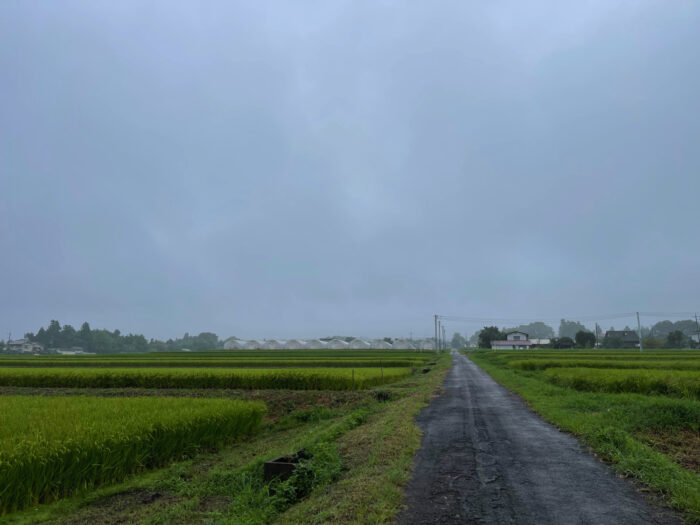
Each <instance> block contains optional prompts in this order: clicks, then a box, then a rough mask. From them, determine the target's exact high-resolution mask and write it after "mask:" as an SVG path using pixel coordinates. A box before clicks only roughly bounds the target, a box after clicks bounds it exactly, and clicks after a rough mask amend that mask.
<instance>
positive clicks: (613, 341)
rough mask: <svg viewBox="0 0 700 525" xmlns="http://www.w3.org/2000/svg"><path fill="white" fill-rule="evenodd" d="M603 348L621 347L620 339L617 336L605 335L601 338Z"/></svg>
mask: <svg viewBox="0 0 700 525" xmlns="http://www.w3.org/2000/svg"><path fill="white" fill-rule="evenodd" d="M603 348H622V339H621V338H620V337H617V336H608V335H606V336H605V337H604V338H603Z"/></svg>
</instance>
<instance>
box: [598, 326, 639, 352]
mask: <svg viewBox="0 0 700 525" xmlns="http://www.w3.org/2000/svg"><path fill="white" fill-rule="evenodd" d="M605 339H607V340H608V342H610V341H614V342H616V343H617V342H619V345H620V348H639V335H637V332H635V331H634V330H608V331H607V332H605ZM615 346H617V344H616V345H615Z"/></svg>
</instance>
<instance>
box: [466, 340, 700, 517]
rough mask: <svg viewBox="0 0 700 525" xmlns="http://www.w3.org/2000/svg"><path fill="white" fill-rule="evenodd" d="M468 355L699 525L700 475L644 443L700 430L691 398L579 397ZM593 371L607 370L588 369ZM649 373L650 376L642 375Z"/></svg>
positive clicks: (483, 354)
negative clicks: (657, 435) (655, 436)
mask: <svg viewBox="0 0 700 525" xmlns="http://www.w3.org/2000/svg"><path fill="white" fill-rule="evenodd" d="M465 355H467V357H469V358H470V359H472V360H473V361H474V362H476V363H477V364H478V365H479V366H480V367H481V368H483V369H484V370H485V371H486V372H488V373H489V374H490V375H491V376H492V377H493V378H494V379H495V380H496V381H498V382H499V383H501V384H502V385H503V386H505V387H507V388H509V389H510V390H513V391H514V392H516V393H518V394H519V395H520V396H522V397H523V398H524V399H525V400H526V401H527V403H528V404H529V405H530V406H531V407H532V408H533V409H534V410H536V411H537V412H538V413H540V414H541V415H542V416H543V417H544V418H545V419H546V420H547V421H549V422H551V423H553V424H554V425H556V426H557V427H559V428H561V429H563V430H566V431H568V432H571V433H572V434H574V435H576V436H577V437H579V438H580V439H581V440H582V441H583V442H584V443H586V444H587V445H588V446H590V447H591V448H592V449H593V450H594V451H595V452H596V453H597V454H598V455H599V456H600V457H602V458H603V459H604V460H606V461H608V462H610V463H611V464H612V466H613V468H614V469H615V470H616V471H618V472H619V473H620V474H622V475H625V476H630V477H633V478H636V479H637V480H639V481H641V482H642V483H644V484H645V485H647V486H648V487H650V488H652V489H654V490H656V491H658V492H659V493H661V494H662V495H663V496H664V498H665V499H666V501H667V502H668V503H669V504H670V505H671V506H673V507H675V508H677V509H679V510H681V511H683V512H686V513H687V516H688V520H689V521H690V522H693V523H700V475H698V473H697V472H691V471H689V470H685V469H684V468H682V467H681V466H680V465H678V464H676V463H674V462H673V461H672V460H671V459H670V458H669V457H668V456H667V455H665V454H662V453H659V452H657V451H656V450H654V449H653V448H651V447H650V446H648V445H647V444H645V443H643V442H642V441H640V439H638V438H639V436H642V435H645V434H647V433H651V432H672V431H674V430H678V431H680V430H684V431H688V430H689V431H693V432H697V431H698V429H700V403H699V402H698V401H695V400H690V399H673V398H669V397H665V396H647V395H641V394H634V393H618V394H614V393H605V392H581V391H577V390H574V389H572V388H566V387H564V386H558V385H555V384H552V383H550V382H549V381H548V380H547V378H546V377H545V375H544V374H547V373H550V372H551V373H552V374H554V373H556V372H560V371H561V370H562V369H552V370H551V371H547V372H544V373H543V372H542V371H527V370H518V369H512V368H508V367H507V362H508V359H507V358H505V357H504V355H503V354H500V355H499V354H498V352H493V351H480V352H466V353H465ZM591 372H607V371H606V370H594V369H586V370H585V371H584V372H582V373H584V374H588V373H591ZM642 372H648V371H646V370H645V371H642Z"/></svg>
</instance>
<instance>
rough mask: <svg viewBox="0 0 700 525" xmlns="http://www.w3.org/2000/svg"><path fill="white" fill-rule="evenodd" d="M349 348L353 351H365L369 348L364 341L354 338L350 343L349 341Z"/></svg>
mask: <svg viewBox="0 0 700 525" xmlns="http://www.w3.org/2000/svg"><path fill="white" fill-rule="evenodd" d="M350 348H352V349H353V350H367V349H368V348H370V345H369V343H368V342H367V341H365V340H364V339H357V338H355V339H353V340H352V341H350Z"/></svg>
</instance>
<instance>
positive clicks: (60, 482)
mask: <svg viewBox="0 0 700 525" xmlns="http://www.w3.org/2000/svg"><path fill="white" fill-rule="evenodd" d="M264 411H265V406H264V404H262V403H258V402H243V401H232V400H226V399H183V398H150V397H149V398H97V397H87V396H85V397H84V396H75V397H43V396H41V397H40V396H4V397H0V514H4V513H7V512H10V511H13V510H17V509H21V508H24V507H27V506H29V505H34V504H37V503H40V502H45V501H51V500H54V499H57V498H60V497H64V496H68V495H70V494H72V493H74V492H75V491H77V490H80V489H85V488H90V487H93V486H97V485H101V484H106V483H114V482H117V481H120V480H122V479H123V478H125V477H126V476H128V475H129V474H132V473H134V472H137V471H140V470H143V469H148V468H153V467H158V466H162V465H164V464H165V463H167V462H168V461H171V460H173V459H176V458H180V457H183V456H188V455H192V454H194V453H196V452H197V451H199V450H200V449H208V448H213V447H216V446H218V445H220V444H221V443H223V442H227V441H232V440H235V439H236V438H238V437H240V436H243V435H247V434H250V433H251V432H253V431H254V430H255V429H256V428H257V427H258V426H259V424H260V421H261V419H262V416H263V413H264Z"/></svg>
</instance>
